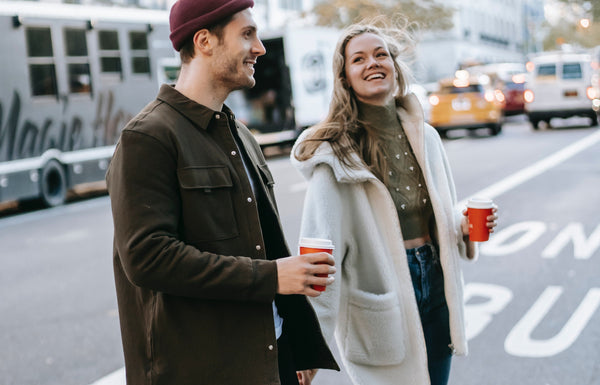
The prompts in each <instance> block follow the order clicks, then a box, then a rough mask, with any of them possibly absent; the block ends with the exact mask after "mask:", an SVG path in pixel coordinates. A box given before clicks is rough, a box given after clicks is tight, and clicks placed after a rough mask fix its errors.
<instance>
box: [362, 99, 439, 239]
mask: <svg viewBox="0 0 600 385" xmlns="http://www.w3.org/2000/svg"><path fill="white" fill-rule="evenodd" d="M358 110H359V115H358V117H359V119H360V120H361V121H362V122H363V124H368V125H369V126H370V127H371V129H372V130H373V131H375V133H376V135H379V136H380V137H381V139H382V142H383V144H384V151H385V154H386V160H387V170H385V172H386V173H387V175H386V176H385V180H384V183H385V185H386V187H387V188H388V190H389V192H390V195H391V196H392V199H393V200H394V204H395V206H396V211H397V212H398V218H399V219H400V228H401V230H402V237H403V238H404V239H414V238H420V237H426V236H428V235H429V234H431V232H432V230H433V228H434V226H435V221H434V216H433V207H432V206H431V199H430V198H429V192H428V191H427V186H426V183H425V178H424V177H423V171H422V170H421V167H420V166H419V163H418V162H417V158H416V157H415V153H414V151H413V149H412V147H411V146H410V143H409V141H408V138H407V136H406V133H405V132H404V129H403V128H402V124H401V122H400V119H399V117H398V113H397V112H396V103H395V101H394V100H393V99H392V100H391V101H390V103H388V105H386V106H375V105H372V104H366V103H361V102H359V103H358Z"/></svg>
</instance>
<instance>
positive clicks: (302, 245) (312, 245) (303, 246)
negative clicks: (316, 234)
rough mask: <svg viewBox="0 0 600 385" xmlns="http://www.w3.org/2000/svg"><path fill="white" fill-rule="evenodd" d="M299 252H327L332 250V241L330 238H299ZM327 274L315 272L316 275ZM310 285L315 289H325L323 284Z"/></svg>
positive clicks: (325, 275)
mask: <svg viewBox="0 0 600 385" xmlns="http://www.w3.org/2000/svg"><path fill="white" fill-rule="evenodd" d="M298 246H299V247H298V248H299V253H300V254H312V253H327V254H331V253H332V252H333V249H334V247H333V242H332V241H331V240H330V239H322V238H300V242H299V244H298ZM327 276H328V275H327V274H317V277H327ZM311 287H312V288H313V289H315V290H317V291H325V286H321V285H311Z"/></svg>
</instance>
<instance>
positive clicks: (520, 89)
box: [467, 62, 527, 116]
mask: <svg viewBox="0 0 600 385" xmlns="http://www.w3.org/2000/svg"><path fill="white" fill-rule="evenodd" d="M467 70H468V71H469V72H470V73H472V74H474V75H475V74H483V75H487V76H489V77H490V83H491V84H492V86H493V87H495V88H497V89H499V90H501V91H502V93H503V94H504V98H505V103H504V107H503V113H504V116H509V115H518V114H523V113H524V112H525V99H524V98H523V93H524V92H525V74H526V72H527V69H526V68H525V63H518V62H517V63H492V64H485V65H479V66H474V67H469V68H467Z"/></svg>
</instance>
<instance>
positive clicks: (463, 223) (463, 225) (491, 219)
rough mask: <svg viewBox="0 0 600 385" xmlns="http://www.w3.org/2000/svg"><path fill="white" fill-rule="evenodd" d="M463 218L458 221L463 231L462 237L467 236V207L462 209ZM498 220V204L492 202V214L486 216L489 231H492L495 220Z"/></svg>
mask: <svg viewBox="0 0 600 385" xmlns="http://www.w3.org/2000/svg"><path fill="white" fill-rule="evenodd" d="M462 213H463V215H464V216H463V218H462V220H461V222H460V227H461V230H462V233H463V237H465V238H466V237H468V236H469V217H468V216H467V209H464V210H463V212H462ZM497 221H498V206H496V204H494V207H492V215H490V216H488V217H487V224H486V225H487V227H488V230H489V232H490V234H491V233H493V232H494V227H496V225H497V223H496V222H497Z"/></svg>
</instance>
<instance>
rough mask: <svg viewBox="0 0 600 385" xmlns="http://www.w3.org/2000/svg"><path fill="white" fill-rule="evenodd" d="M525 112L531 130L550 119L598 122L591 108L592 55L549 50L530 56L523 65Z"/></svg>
mask: <svg viewBox="0 0 600 385" xmlns="http://www.w3.org/2000/svg"><path fill="white" fill-rule="evenodd" d="M527 67H528V68H527V69H528V71H529V75H528V78H527V83H526V85H525V88H526V90H525V92H524V97H525V102H526V103H525V112H526V113H527V116H528V118H529V121H530V122H531V124H532V125H533V128H534V129H536V130H537V129H538V128H539V123H540V122H545V123H546V124H547V125H549V123H550V119H552V118H569V117H572V116H582V117H587V118H589V119H590V123H591V126H595V125H597V124H598V115H597V113H596V111H594V109H593V108H592V104H593V103H592V101H593V99H594V90H593V88H592V86H591V79H592V75H593V70H592V58H591V55H588V54H579V53H564V52H559V53H552V54H543V55H540V56H536V57H534V58H533V59H532V60H531V61H530V62H529V63H528V65H527Z"/></svg>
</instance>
